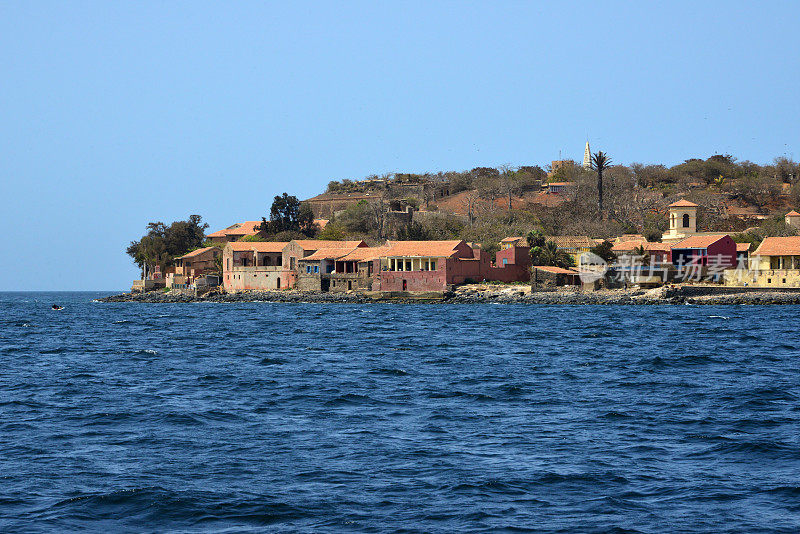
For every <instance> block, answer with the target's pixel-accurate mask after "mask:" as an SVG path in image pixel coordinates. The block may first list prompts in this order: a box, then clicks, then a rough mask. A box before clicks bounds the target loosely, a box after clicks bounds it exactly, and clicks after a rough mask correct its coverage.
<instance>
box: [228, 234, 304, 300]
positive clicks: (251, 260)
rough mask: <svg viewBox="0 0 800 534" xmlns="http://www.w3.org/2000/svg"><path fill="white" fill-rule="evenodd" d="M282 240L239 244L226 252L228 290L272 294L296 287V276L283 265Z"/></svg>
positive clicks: (284, 246)
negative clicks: (293, 285)
mask: <svg viewBox="0 0 800 534" xmlns="http://www.w3.org/2000/svg"><path fill="white" fill-rule="evenodd" d="M288 244H289V243H286V242H280V241H264V242H247V241H235V242H230V243H228V244H226V245H225V248H223V249H222V284H223V287H224V288H225V290H226V291H229V292H236V291H244V290H258V291H269V290H275V289H287V288H289V287H292V286H291V285H290V284H291V283H292V281H293V276H292V274H293V273H291V272H289V270H288V269H286V268H284V265H283V263H284V262H283V250H284V249H285V248H286V246H287V245H288Z"/></svg>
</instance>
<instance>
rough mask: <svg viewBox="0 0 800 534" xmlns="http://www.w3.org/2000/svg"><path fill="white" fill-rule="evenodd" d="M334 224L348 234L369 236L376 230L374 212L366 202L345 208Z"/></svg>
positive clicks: (362, 201)
mask: <svg viewBox="0 0 800 534" xmlns="http://www.w3.org/2000/svg"><path fill="white" fill-rule="evenodd" d="M336 224H337V225H339V226H340V227H341V228H342V229H343V230H344V231H345V232H348V233H356V234H369V233H370V232H373V231H376V230H377V222H376V220H375V213H374V210H373V208H372V206H370V204H369V202H367V201H366V200H361V201H359V202H358V203H357V204H351V205H350V206H347V208H345V209H344V211H343V212H342V213H340V214H339V215H337V216H336ZM329 225H330V223H329ZM326 228H327V227H326Z"/></svg>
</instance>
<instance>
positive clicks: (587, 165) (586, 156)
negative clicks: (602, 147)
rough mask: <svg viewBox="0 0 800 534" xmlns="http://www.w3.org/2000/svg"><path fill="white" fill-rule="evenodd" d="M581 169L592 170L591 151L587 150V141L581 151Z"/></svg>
mask: <svg viewBox="0 0 800 534" xmlns="http://www.w3.org/2000/svg"><path fill="white" fill-rule="evenodd" d="M583 168H584V169H591V168H592V151H591V150H590V149H589V141H586V148H585V149H584V150H583Z"/></svg>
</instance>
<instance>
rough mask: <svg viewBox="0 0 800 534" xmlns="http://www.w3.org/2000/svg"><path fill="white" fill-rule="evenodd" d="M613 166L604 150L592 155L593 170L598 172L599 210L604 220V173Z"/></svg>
mask: <svg viewBox="0 0 800 534" xmlns="http://www.w3.org/2000/svg"><path fill="white" fill-rule="evenodd" d="M610 165H611V158H610V157H608V155H607V154H605V153H604V152H603V151H602V150H600V151H598V152H596V153H595V154H593V155H592V169H594V170H595V171H596V172H597V208H598V210H599V211H600V218H601V219H602V218H603V172H604V171H605V170H606V169H607V168H608V167H609V166H610Z"/></svg>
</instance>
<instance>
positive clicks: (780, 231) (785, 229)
mask: <svg viewBox="0 0 800 534" xmlns="http://www.w3.org/2000/svg"><path fill="white" fill-rule="evenodd" d="M793 235H798V230H797V228H795V227H794V226H792V225H789V224H786V221H785V219H784V218H783V217H782V216H779V217H771V218H769V219H764V221H763V222H762V223H761V225H760V226H758V227H757V228H751V229H749V230H747V231H746V232H743V233H739V234H735V235H733V236H732V237H733V240H734V241H736V242H737V243H752V248H753V249H755V248H757V247H758V245H760V244H761V242H762V241H763V240H764V238H765V237H787V236H793Z"/></svg>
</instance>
